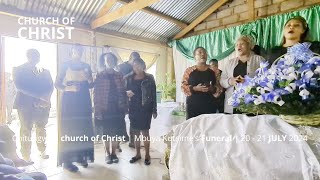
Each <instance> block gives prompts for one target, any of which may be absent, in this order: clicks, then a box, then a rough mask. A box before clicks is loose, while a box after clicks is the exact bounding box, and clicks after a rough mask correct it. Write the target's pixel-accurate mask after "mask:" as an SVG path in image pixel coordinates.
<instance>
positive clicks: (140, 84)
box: [126, 58, 157, 165]
mask: <svg viewBox="0 0 320 180" xmlns="http://www.w3.org/2000/svg"><path fill="white" fill-rule="evenodd" d="M145 69H146V65H145V63H144V61H143V60H142V59H140V58H139V59H135V60H134V61H133V71H134V73H133V75H130V76H129V77H127V78H126V82H127V96H128V97H129V119H130V128H131V129H132V132H133V135H134V137H135V138H134V143H135V148H136V156H134V157H133V158H132V159H131V160H130V163H134V162H136V161H138V160H139V159H141V153H140V141H141V139H140V138H141V136H140V134H141V133H142V136H143V138H144V139H145V140H144V147H145V151H146V155H145V161H144V163H145V164H146V165H150V163H151V161H150V153H149V151H150V136H149V129H150V124H151V118H152V117H153V118H156V117H157V101H156V83H155V80H154V78H153V76H152V75H151V74H148V73H145V72H144V70H145Z"/></svg>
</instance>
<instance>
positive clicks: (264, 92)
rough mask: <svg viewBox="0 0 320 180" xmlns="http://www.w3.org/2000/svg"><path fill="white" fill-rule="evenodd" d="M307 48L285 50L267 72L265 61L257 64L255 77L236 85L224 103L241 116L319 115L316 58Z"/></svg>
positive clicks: (302, 45) (301, 45)
mask: <svg viewBox="0 0 320 180" xmlns="http://www.w3.org/2000/svg"><path fill="white" fill-rule="evenodd" d="M310 45H311V43H298V44H296V45H294V46H292V47H289V48H288V52H287V54H285V55H284V56H283V57H280V58H278V61H277V63H276V64H275V63H274V64H273V65H272V66H271V68H269V69H268V67H269V63H268V62H263V63H261V64H260V68H259V69H258V70H257V71H256V76H254V77H253V78H250V77H248V76H246V77H245V81H244V83H239V84H237V85H236V88H235V91H234V93H233V96H232V97H231V98H230V99H229V100H228V103H229V104H230V105H232V106H233V107H235V108H238V109H239V110H240V111H242V112H245V113H254V114H273V115H310V114H320V57H319V56H315V55H314V53H313V52H312V51H311V50H310V49H309V47H310ZM319 123H320V122H319Z"/></svg>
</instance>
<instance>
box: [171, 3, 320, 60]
mask: <svg viewBox="0 0 320 180" xmlns="http://www.w3.org/2000/svg"><path fill="white" fill-rule="evenodd" d="M297 15H300V16H302V17H304V18H305V19H306V20H307V22H308V25H309V28H310V30H309V36H308V40H310V41H320V6H319V5H317V6H314V7H311V8H309V9H305V10H301V11H295V12H291V13H286V14H281V15H276V16H270V17H267V18H264V19H259V20H257V21H254V22H251V23H248V24H243V25H240V26H235V27H231V28H227V29H222V30H218V31H214V32H209V33H206V34H201V35H198V36H192V37H189V38H185V39H181V40H173V41H171V42H169V46H170V47H176V48H177V50H178V51H180V52H181V53H182V54H183V55H184V56H185V57H187V58H188V59H189V60H192V61H193V50H194V49H195V48H196V47H199V46H202V47H204V48H205V49H207V51H208V59H213V58H214V59H218V60H221V59H223V58H225V57H227V56H228V55H230V54H231V53H232V52H233V51H234V43H235V41H236V39H237V38H238V37H239V36H240V35H251V36H252V37H253V38H254V39H255V40H256V44H257V45H259V46H260V47H262V48H264V49H265V50H268V49H270V48H272V47H275V46H279V45H280V44H281V41H282V37H283V36H282V29H283V26H284V23H285V22H286V21H287V20H288V19H290V18H291V17H293V16H297Z"/></svg>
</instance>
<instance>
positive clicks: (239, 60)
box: [220, 36, 264, 114]
mask: <svg viewBox="0 0 320 180" xmlns="http://www.w3.org/2000/svg"><path fill="white" fill-rule="evenodd" d="M254 45H255V44H254V41H253V40H252V38H251V37H249V36H240V37H239V38H238V39H237V41H236V44H235V50H236V53H237V57H236V58H233V59H230V60H229V61H228V62H227V63H226V64H225V69H224V70H222V75H221V79H220V84H221V86H222V87H224V88H225V89H226V95H225V103H224V104H225V106H224V112H225V113H228V114H232V113H233V107H232V106H231V105H229V104H228V99H229V98H230V97H231V96H232V93H233V91H234V87H235V85H236V84H237V83H242V82H243V81H244V76H245V75H248V76H249V77H253V76H254V75H255V71H256V70H257V69H258V68H259V67H260V62H262V61H264V58H263V57H261V56H259V55H256V54H254V52H253V51H252V49H253V47H254Z"/></svg>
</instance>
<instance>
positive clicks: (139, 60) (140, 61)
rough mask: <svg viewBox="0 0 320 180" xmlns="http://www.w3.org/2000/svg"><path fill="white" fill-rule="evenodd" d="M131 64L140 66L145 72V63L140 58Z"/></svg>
mask: <svg viewBox="0 0 320 180" xmlns="http://www.w3.org/2000/svg"><path fill="white" fill-rule="evenodd" d="M133 63H136V64H139V65H141V66H142V68H143V70H146V68H147V67H146V63H145V62H144V61H143V60H142V59H141V58H136V59H133Z"/></svg>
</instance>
